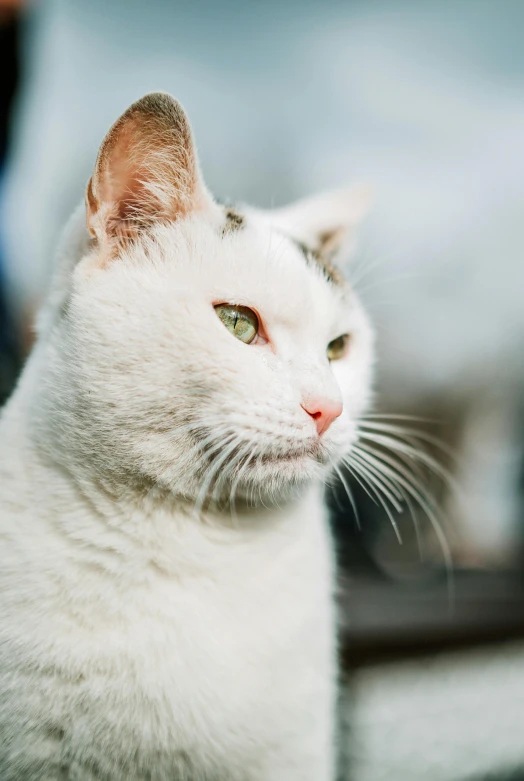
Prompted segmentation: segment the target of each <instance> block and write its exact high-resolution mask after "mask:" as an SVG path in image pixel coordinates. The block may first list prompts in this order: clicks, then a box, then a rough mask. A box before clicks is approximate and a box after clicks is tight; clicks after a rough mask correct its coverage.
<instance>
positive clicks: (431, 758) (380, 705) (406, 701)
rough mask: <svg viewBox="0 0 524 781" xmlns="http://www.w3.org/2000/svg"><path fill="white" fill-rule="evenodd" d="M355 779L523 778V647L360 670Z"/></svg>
mask: <svg viewBox="0 0 524 781" xmlns="http://www.w3.org/2000/svg"><path fill="white" fill-rule="evenodd" d="M353 695H354V698H355V712H354V717H353V736H352V741H353V745H352V754H353V756H354V757H355V759H354V769H353V777H354V779H355V781H383V780H384V781H386V779H387V781H422V779H424V781H462V779H468V781H469V779H475V781H477V779H481V778H485V777H488V776H489V777H490V778H498V777H504V778H506V777H509V776H506V775H505V774H506V773H508V774H509V772H510V771H512V770H514V769H515V768H522V769H523V777H524V644H511V645H506V646H498V647H495V648H494V649H482V650H478V651H473V652H460V653H454V654H447V655H443V656H440V657H435V658H433V659H430V660H422V661H416V662H409V663H395V664H392V665H384V666H379V667H376V668H370V669H366V670H363V671H361V672H359V673H357V674H356V676H355V679H354V683H353Z"/></svg>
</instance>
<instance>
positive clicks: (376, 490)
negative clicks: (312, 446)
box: [346, 453, 402, 545]
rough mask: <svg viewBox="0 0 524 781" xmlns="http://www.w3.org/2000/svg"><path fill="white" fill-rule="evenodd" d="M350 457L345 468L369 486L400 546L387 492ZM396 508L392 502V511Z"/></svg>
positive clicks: (395, 504)
mask: <svg viewBox="0 0 524 781" xmlns="http://www.w3.org/2000/svg"><path fill="white" fill-rule="evenodd" d="M352 455H353V458H352V460H351V462H350V464H348V462H347V461H346V466H348V467H349V468H351V469H352V470H354V474H355V476H356V474H357V473H358V474H359V476H360V477H361V478H362V480H364V481H365V483H367V485H368V486H369V490H370V491H371V492H372V493H373V494H374V495H375V496H376V498H377V501H378V504H379V505H380V506H381V507H383V509H384V511H385V512H386V514H387V516H388V518H389V521H390V523H391V526H392V528H393V530H394V532H395V535H396V537H397V540H398V542H399V544H400V545H402V537H401V534H400V531H399V528H398V524H397V522H396V521H395V517H394V515H393V513H392V510H391V508H390V507H389V505H388V501H389V502H391V498H390V496H389V495H388V493H389V492H388V491H387V489H386V490H385V489H384V486H383V484H382V482H381V481H380V479H377V477H376V476H375V475H374V474H373V473H372V472H370V470H368V469H367V468H366V466H365V465H364V464H363V463H362V462H360V461H356V460H355V453H353V454H352ZM397 508H398V504H397V503H396V502H393V509H395V510H397V511H398V509H397Z"/></svg>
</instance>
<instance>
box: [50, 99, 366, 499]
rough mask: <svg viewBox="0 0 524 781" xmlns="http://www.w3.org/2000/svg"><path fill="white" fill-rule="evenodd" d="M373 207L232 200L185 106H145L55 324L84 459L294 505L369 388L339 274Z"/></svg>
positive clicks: (101, 160)
mask: <svg viewBox="0 0 524 781" xmlns="http://www.w3.org/2000/svg"><path fill="white" fill-rule="evenodd" d="M366 200H367V197H366V194H365V193H363V192H361V191H358V190H355V191H343V192H336V193H333V194H330V195H326V196H320V197H316V198H312V199H309V200H306V201H302V202H299V203H296V204H294V205H292V206H289V207H287V208H284V209H279V210H274V211H268V212H263V211H258V210H254V209H250V208H243V207H239V208H229V207H225V206H222V205H219V204H218V203H216V202H215V201H214V200H213V199H212V197H211V196H210V194H209V192H208V191H207V189H206V187H205V184H204V182H203V179H202V177H201V174H200V171H199V167H198V161H197V157H196V151H195V146H194V143H193V140H192V135H191V130H190V126H189V123H188V120H187V118H186V116H185V114H184V112H183V110H182V109H181V107H180V106H179V104H178V103H177V102H176V101H175V100H173V99H172V98H171V97H169V96H168V95H164V94H152V95H148V96H146V97H145V98H143V99H142V100H140V101H138V102H137V103H135V104H134V105H133V106H131V107H130V108H129V109H128V111H126V113H125V114H124V115H123V116H122V117H121V118H120V119H119V120H118V121H117V122H116V124H115V125H114V126H113V127H112V129H111V130H110V132H109V133H108V135H107V136H106V138H105V140H104V142H103V144H102V146H101V149H100V152H99V155H98V159H97V162H96V166H95V170H94V174H93V176H92V178H91V181H90V183H89V185H88V189H87V229H88V232H89V240H88V241H87V242H86V243H85V250H84V251H83V256H82V257H81V259H80V260H79V262H77V263H76V265H75V267H74V269H73V271H72V273H71V274H70V278H69V282H68V283H67V285H66V291H67V292H66V294H65V296H64V299H63V301H62V304H61V307H60V318H59V320H57V321H56V322H55V325H54V326H53V333H54V339H53V343H54V345H55V347H54V354H56V355H57V356H58V358H57V361H58V364H59V366H60V373H61V380H60V382H61V384H62V387H63V388H65V390H63V391H62V393H61V397H60V400H59V403H58V402H57V404H56V406H55V410H54V414H55V418H56V426H57V428H58V429H59V430H60V431H63V432H65V433H64V434H63V438H64V442H65V443H66V444H67V447H68V449H69V450H71V447H72V446H73V447H76V448H77V452H78V453H79V454H81V457H82V459H83V460H84V463H85V464H90V465H92V468H94V469H95V470H96V471H97V472H98V474H99V476H100V478H103V479H105V480H111V481H114V480H118V481H120V480H124V481H130V482H133V481H136V482H137V483H142V484H144V485H155V484H160V485H161V486H163V487H165V488H168V489H170V490H172V491H174V492H177V493H179V494H182V495H184V496H186V497H188V498H189V499H192V500H197V501H202V500H204V498H205V497H207V498H209V497H210V496H213V495H214V497H215V498H218V497H220V498H221V499H223V498H224V497H227V496H229V495H230V493H231V492H232V491H234V493H235V494H236V496H237V497H243V498H244V499H246V498H247V499H249V498H251V499H252V500H253V501H255V502H256V501H258V500H259V499H260V500H261V501H264V502H267V501H268V500H271V499H275V500H277V501H281V500H282V499H284V498H286V497H287V496H289V495H290V492H292V491H293V490H295V488H296V487H297V486H300V485H303V484H304V483H307V482H308V481H311V480H313V479H316V478H318V477H324V476H326V475H327V473H328V472H329V471H330V469H332V467H333V464H336V463H337V462H338V461H340V459H341V458H343V456H344V455H347V454H348V452H349V450H350V448H351V445H352V443H353V442H354V441H355V437H356V428H357V424H358V420H359V416H360V415H361V414H362V412H363V410H364V408H365V406H366V404H367V402H368V398H369V393H370V369H371V363H372V335H371V330H370V326H369V324H368V321H367V319H366V316H365V314H364V312H363V310H362V308H361V306H360V304H359V302H358V300H357V298H356V296H355V293H354V292H353V291H352V290H351V288H350V287H349V285H348V284H347V283H346V282H345V281H344V278H343V276H342V274H341V272H340V271H339V270H338V268H337V267H336V266H335V265H334V258H335V255H336V253H337V252H338V251H339V250H340V248H341V247H342V246H344V245H345V244H346V243H347V240H348V239H349V240H350V239H351V236H352V232H353V229H354V227H355V224H356V223H357V222H358V220H359V218H360V217H361V215H362V214H363V212H364V211H365V208H366ZM57 416H58V417H57ZM67 432H69V433H67ZM72 443H73V444H72ZM75 443H76V444H75ZM77 445H78V446H77Z"/></svg>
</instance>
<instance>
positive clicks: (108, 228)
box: [87, 94, 212, 238]
mask: <svg viewBox="0 0 524 781" xmlns="http://www.w3.org/2000/svg"><path fill="white" fill-rule="evenodd" d="M211 202H212V201H211V198H210V196H209V195H208V194H207V191H206V189H205V186H204V184H203V182H202V181H201V180H200V177H199V172H198V166H197V162H196V153H195V149H194V145H193V141H192V137H191V130H190V127H189V123H188V121H187V118H186V116H185V114H184V112H183V111H182V109H181V107H180V106H179V105H178V104H177V103H176V101H174V100H173V98H170V97H169V96H167V95H161V94H159V95H148V96H146V97H145V98H143V99H142V100H141V101H138V103H136V104H134V105H133V106H131V108H130V109H128V111H127V112H126V113H125V114H124V115H123V116H122V117H121V118H120V119H119V120H118V121H117V122H116V123H115V125H114V126H113V127H112V128H111V130H110V131H109V133H108V135H107V136H106V138H105V140H104V142H103V144H102V147H101V149H100V153H99V156H98V160H97V164H96V168H95V173H94V175H93V178H92V182H91V184H90V186H89V188H88V192H87V211H88V214H87V221H88V227H89V229H90V231H91V232H92V233H93V234H94V235H96V236H97V237H98V238H103V237H104V236H105V237H110V238H114V237H121V236H124V237H125V236H132V235H136V233H137V232H138V231H139V230H140V229H141V228H144V227H147V226H149V225H151V224H152V223H154V222H155V221H165V220H176V219H178V218H179V217H181V216H183V215H186V214H188V213H190V212H191V211H195V210H198V209H201V208H203V206H204V205H206V204H209V203H211Z"/></svg>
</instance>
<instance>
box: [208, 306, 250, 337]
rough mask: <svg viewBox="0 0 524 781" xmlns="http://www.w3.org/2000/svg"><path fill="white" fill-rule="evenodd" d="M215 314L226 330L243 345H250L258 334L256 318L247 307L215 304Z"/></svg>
mask: <svg viewBox="0 0 524 781" xmlns="http://www.w3.org/2000/svg"><path fill="white" fill-rule="evenodd" d="M215 312H216V313H217V315H218V316H219V318H220V319H221V320H222V322H223V323H224V325H225V326H226V328H227V330H228V331H229V332H230V333H232V334H233V336H236V338H237V339H240V341H241V342H244V343H245V344H251V342H252V341H253V339H254V338H255V336H256V335H257V333H258V317H257V316H256V314H255V313H254V312H253V310H252V309H249V307H247V306H234V305H233V304H217V305H216V306H215Z"/></svg>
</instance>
